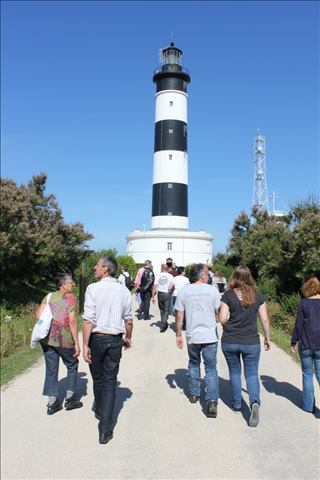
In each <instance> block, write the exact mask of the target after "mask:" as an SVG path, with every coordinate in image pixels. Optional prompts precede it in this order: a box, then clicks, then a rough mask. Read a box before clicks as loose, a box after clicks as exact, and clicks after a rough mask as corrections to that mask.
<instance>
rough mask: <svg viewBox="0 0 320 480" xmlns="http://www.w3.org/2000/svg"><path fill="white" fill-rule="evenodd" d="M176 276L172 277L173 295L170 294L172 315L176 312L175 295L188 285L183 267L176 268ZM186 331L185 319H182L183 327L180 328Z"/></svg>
mask: <svg viewBox="0 0 320 480" xmlns="http://www.w3.org/2000/svg"><path fill="white" fill-rule="evenodd" d="M177 274H178V275H177V276H176V277H174V279H173V287H174V290H173V293H172V305H173V315H175V314H176V310H175V308H174V306H175V303H176V300H177V295H178V292H179V290H181V288H183V287H185V286H186V285H188V284H189V283H190V282H189V278H188V277H186V272H185V269H184V267H178V268H177ZM185 329H186V324H185V318H184V319H183V327H182V330H185Z"/></svg>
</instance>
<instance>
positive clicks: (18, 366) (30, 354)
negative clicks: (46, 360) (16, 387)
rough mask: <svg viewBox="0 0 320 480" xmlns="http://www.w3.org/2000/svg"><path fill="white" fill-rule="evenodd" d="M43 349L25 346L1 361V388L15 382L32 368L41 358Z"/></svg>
mask: <svg viewBox="0 0 320 480" xmlns="http://www.w3.org/2000/svg"><path fill="white" fill-rule="evenodd" d="M41 355H42V349H41V347H39V348H35V349H31V348H30V346H27V345H25V346H23V347H20V348H18V349H17V350H16V352H14V353H12V354H11V355H9V356H8V357H5V358H3V359H2V360H1V386H2V385H5V384H6V383H8V382H10V380H13V379H14V378H15V377H16V376H17V375H19V374H20V373H23V372H24V371H25V370H26V369H27V368H30V367H32V366H33V365H34V363H35V362H36V361H37V360H38V359H39V358H40V357H41Z"/></svg>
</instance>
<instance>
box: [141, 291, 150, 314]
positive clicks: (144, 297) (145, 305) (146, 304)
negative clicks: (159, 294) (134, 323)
mask: <svg viewBox="0 0 320 480" xmlns="http://www.w3.org/2000/svg"><path fill="white" fill-rule="evenodd" d="M140 297H141V304H140V312H141V315H143V316H144V318H148V317H149V311H150V300H151V290H147V291H146V292H140Z"/></svg>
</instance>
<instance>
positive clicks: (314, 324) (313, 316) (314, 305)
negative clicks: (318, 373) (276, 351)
mask: <svg viewBox="0 0 320 480" xmlns="http://www.w3.org/2000/svg"><path fill="white" fill-rule="evenodd" d="M297 342H300V347H301V350H307V349H309V348H310V349H312V350H320V299H319V298H303V299H302V300H301V302H300V304H299V307H298V313H297V318H296V323H295V326H294V330H293V332H292V337H291V345H295V344H296V343H297Z"/></svg>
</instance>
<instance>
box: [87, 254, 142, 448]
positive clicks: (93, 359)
mask: <svg viewBox="0 0 320 480" xmlns="http://www.w3.org/2000/svg"><path fill="white" fill-rule="evenodd" d="M116 271H117V262H116V260H115V258H114V257H112V256H107V257H101V258H100V259H99V260H98V262H97V264H96V265H95V267H94V274H95V277H96V278H99V279H100V281H99V282H96V283H92V284H90V285H89V286H88V287H87V290H86V293H85V302H84V313H83V357H84V360H85V361H86V362H88V363H89V365H90V371H91V375H92V379H93V392H94V399H95V416H96V418H97V419H98V420H99V443H103V444H105V443H108V442H109V441H110V440H111V439H112V437H113V430H112V416H113V409H114V403H115V393H116V383H117V375H118V372H119V365H120V360H121V356H122V346H123V345H124V346H125V347H126V348H130V347H131V337H132V329H133V322H132V309H131V295H130V292H129V290H128V289H127V288H126V287H124V286H123V285H121V284H120V283H119V282H118V281H117V280H116V279H115V278H114V277H115V274H116ZM123 335H124V338H123Z"/></svg>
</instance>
